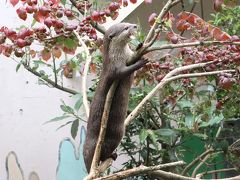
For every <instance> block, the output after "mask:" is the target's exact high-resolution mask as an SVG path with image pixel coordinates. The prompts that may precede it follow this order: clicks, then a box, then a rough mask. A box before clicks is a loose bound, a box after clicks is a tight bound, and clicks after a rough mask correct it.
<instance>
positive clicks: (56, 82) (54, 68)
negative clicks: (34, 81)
mask: <svg viewBox="0 0 240 180" xmlns="http://www.w3.org/2000/svg"><path fill="white" fill-rule="evenodd" d="M51 54H52V58H53V73H54V80H55V85H57V84H58V80H57V69H56V59H55V56H54V55H53V53H51Z"/></svg>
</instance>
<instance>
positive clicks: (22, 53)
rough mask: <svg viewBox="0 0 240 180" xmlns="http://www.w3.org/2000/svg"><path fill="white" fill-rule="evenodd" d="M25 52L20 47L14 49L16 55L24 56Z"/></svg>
mask: <svg viewBox="0 0 240 180" xmlns="http://www.w3.org/2000/svg"><path fill="white" fill-rule="evenodd" d="M24 54H25V52H24V51H23V50H22V49H19V48H17V49H15V51H14V55H15V56H16V57H23V55H24Z"/></svg>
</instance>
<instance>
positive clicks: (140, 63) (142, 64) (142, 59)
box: [137, 58, 149, 67]
mask: <svg viewBox="0 0 240 180" xmlns="http://www.w3.org/2000/svg"><path fill="white" fill-rule="evenodd" d="M148 62H149V61H148V60H147V59H146V58H141V59H140V60H138V61H137V64H138V65H139V67H143V66H144V65H145V64H147V63H148Z"/></svg>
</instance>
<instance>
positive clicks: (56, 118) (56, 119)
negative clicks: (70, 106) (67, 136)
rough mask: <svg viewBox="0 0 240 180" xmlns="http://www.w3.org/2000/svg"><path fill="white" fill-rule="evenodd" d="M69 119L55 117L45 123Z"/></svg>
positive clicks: (64, 116)
mask: <svg viewBox="0 0 240 180" xmlns="http://www.w3.org/2000/svg"><path fill="white" fill-rule="evenodd" d="M69 117H70V116H68V115H62V116H58V117H55V118H53V119H51V120H49V121H47V122H46V123H50V122H57V121H61V120H63V119H66V118H69ZM46 123H45V124H46Z"/></svg>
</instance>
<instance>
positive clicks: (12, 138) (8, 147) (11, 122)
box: [0, 0, 80, 180]
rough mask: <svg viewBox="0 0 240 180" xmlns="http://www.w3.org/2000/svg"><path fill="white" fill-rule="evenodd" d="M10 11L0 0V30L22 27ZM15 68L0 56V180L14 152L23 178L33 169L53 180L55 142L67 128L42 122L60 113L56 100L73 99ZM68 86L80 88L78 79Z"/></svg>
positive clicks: (57, 142)
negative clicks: (9, 154) (6, 163)
mask: <svg viewBox="0 0 240 180" xmlns="http://www.w3.org/2000/svg"><path fill="white" fill-rule="evenodd" d="M14 11H15V9H14V8H13V7H12V6H11V5H9V4H5V0H0V17H1V18H0V27H1V26H8V27H17V26H20V25H21V24H23V22H24V21H22V20H20V19H19V18H17V17H16V13H15V12H14ZM16 65H17V64H16V63H15V62H14V61H12V60H11V59H8V58H6V57H4V56H1V55H0V140H1V141H0V143H1V144H0V179H6V175H7V174H6V168H5V158H6V156H7V154H8V153H9V152H10V151H15V152H16V154H17V156H18V160H19V163H20V165H21V167H22V169H23V171H24V175H25V178H27V177H28V175H29V173H30V172H31V171H33V170H34V171H36V172H37V173H38V175H39V177H40V179H42V180H54V179H56V168H57V162H58V148H59V143H60V141H61V140H62V139H63V138H65V137H70V129H69V126H68V127H66V128H62V129H61V130H59V131H55V130H56V128H57V127H58V126H59V125H60V124H59V123H58V124H57V123H52V124H46V125H43V123H44V122H46V121H48V120H50V119H51V118H54V117H56V116H59V115H61V114H62V112H61V110H60V108H59V105H60V104H61V102H60V99H63V100H64V101H66V102H67V103H73V102H72V101H73V100H72V99H71V98H70V97H69V96H70V95H69V94H68V93H65V92H61V91H59V90H57V89H53V88H49V87H46V86H42V85H41V86H40V85H38V84H37V78H36V77H35V76H34V75H32V74H31V73H29V72H27V71H26V70H24V69H20V70H19V72H18V73H16V71H15V68H16ZM73 81H74V80H73ZM69 84H71V86H75V88H76V89H80V81H79V78H78V79H77V80H75V81H74V82H72V80H70V82H69Z"/></svg>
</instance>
